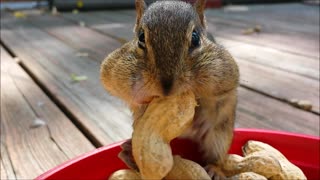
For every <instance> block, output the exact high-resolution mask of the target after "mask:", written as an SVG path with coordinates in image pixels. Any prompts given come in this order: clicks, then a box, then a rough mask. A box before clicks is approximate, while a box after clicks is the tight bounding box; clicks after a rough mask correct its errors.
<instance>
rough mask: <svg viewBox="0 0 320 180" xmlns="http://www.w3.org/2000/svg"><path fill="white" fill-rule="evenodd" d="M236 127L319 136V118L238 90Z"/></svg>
mask: <svg viewBox="0 0 320 180" xmlns="http://www.w3.org/2000/svg"><path fill="white" fill-rule="evenodd" d="M238 93H239V98H238V101H239V102H238V108H237V113H236V114H237V118H236V127H242V128H261V129H272V130H280V131H288V132H294V133H300V134H309V135H314V136H319V132H320V129H319V127H320V121H319V116H318V115H315V114H312V113H309V112H306V111H302V110H298V109H297V108H295V107H292V106H289V105H287V104H286V103H283V102H281V101H278V100H275V99H272V98H270V97H267V96H263V95H261V94H258V93H255V92H253V91H250V90H247V89H245V88H239V89H238Z"/></svg>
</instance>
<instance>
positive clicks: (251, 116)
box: [29, 13, 318, 134]
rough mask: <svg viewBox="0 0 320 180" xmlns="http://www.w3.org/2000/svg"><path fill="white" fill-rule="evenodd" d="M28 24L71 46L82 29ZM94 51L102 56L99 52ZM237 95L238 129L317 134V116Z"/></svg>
mask: <svg viewBox="0 0 320 180" xmlns="http://www.w3.org/2000/svg"><path fill="white" fill-rule="evenodd" d="M90 14H91V13H90ZM87 15H89V14H87ZM44 21H46V22H48V24H50V23H51V22H56V23H57V24H60V25H63V26H64V27H65V28H64V33H60V30H57V29H56V28H51V26H50V25H49V26H46V25H45V22H44ZM29 22H31V23H32V24H33V25H35V26H37V27H39V28H41V29H43V30H45V31H47V32H49V33H50V34H52V35H54V36H57V37H59V39H61V40H64V41H66V42H67V41H68V42H69V41H71V42H73V40H72V38H70V37H69V35H68V34H70V33H72V32H73V31H75V29H74V28H75V27H77V28H82V27H78V26H77V25H76V24H72V23H70V22H69V21H66V20H64V19H63V18H59V17H51V16H47V17H37V18H31V19H30V20H29ZM73 26H75V27H73ZM76 31H78V30H76ZM90 33H92V35H88V36H90V37H95V35H94V34H97V32H94V31H90ZM81 39H82V38H79V40H78V41H77V42H76V44H74V45H73V46H75V47H77V48H82V47H81V46H82V45H83V44H85V42H86V41H88V39H84V40H82V41H83V42H81ZM91 41H92V42H96V38H93V39H92V40H91ZM84 46H85V45H84ZM93 47H94V48H96V47H97V48H102V47H103V46H96V45H94V44H93ZM96 51H97V52H102V51H101V50H96ZM97 56H100V57H101V58H102V57H103V56H104V54H100V55H97ZM239 94H240V97H239V100H240V102H239V108H238V123H237V126H238V127H255V128H268V129H277V130H285V131H294V132H300V133H304V132H305V133H309V134H316V133H317V132H318V131H317V130H318V129H317V128H315V127H318V126H314V125H317V124H318V120H317V118H318V116H316V115H313V114H311V113H308V112H304V111H301V110H298V109H296V108H293V107H291V106H288V105H286V104H285V103H283V102H279V101H277V100H274V99H270V98H268V97H265V96H263V95H260V94H258V93H255V92H252V91H248V90H246V89H244V88H240V89H239ZM247 99H250V101H249V105H248V104H247V103H248V100H247ZM251 99H254V100H251ZM255 107H261V109H260V110H259V111H257V113H255ZM266 109H268V110H269V111H266ZM270 112H272V113H270ZM288 112H289V113H288ZM274 119H277V120H279V123H283V121H280V120H284V121H285V120H287V119H290V121H287V122H285V123H283V124H280V125H279V123H277V122H274ZM302 121H308V122H310V124H309V125H307V126H301V125H300V123H301V122H302Z"/></svg>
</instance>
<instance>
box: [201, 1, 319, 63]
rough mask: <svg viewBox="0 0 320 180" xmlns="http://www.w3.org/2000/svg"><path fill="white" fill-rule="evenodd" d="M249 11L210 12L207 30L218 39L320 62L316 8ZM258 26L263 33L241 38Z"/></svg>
mask: <svg viewBox="0 0 320 180" xmlns="http://www.w3.org/2000/svg"><path fill="white" fill-rule="evenodd" d="M246 7H247V8H248V10H247V11H242V12H237V11H226V10H224V11H222V10H220V11H219V10H208V11H207V12H206V14H207V16H208V18H207V19H208V22H209V23H208V26H209V27H210V29H211V31H213V32H214V34H215V35H218V36H222V37H225V38H229V39H234V40H238V41H243V42H249V43H252V44H258V45H262V46H269V47H272V48H275V49H279V50H283V51H288V52H291V53H294V54H300V55H304V56H308V57H313V58H316V59H318V58H319V51H318V50H319V41H318V39H319V11H318V10H317V8H316V7H311V6H305V5H299V4H295V5H293V6H291V7H290V5H289V7H288V6H287V5H273V6H246ZM263 8H265V9H264V10H263ZM298 9H299V10H298ZM298 12H299V13H298ZM256 25H260V26H261V33H259V34H252V35H243V34H242V31H243V30H245V29H247V28H250V27H254V26H256Z"/></svg>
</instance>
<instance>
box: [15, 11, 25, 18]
mask: <svg viewBox="0 0 320 180" xmlns="http://www.w3.org/2000/svg"><path fill="white" fill-rule="evenodd" d="M13 15H14V17H16V18H26V17H27V15H26V14H25V13H24V12H22V11H16V12H14V13H13Z"/></svg>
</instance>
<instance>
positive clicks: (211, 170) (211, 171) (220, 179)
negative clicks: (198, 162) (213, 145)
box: [204, 164, 227, 180]
mask: <svg viewBox="0 0 320 180" xmlns="http://www.w3.org/2000/svg"><path fill="white" fill-rule="evenodd" d="M204 169H205V170H206V171H207V173H208V175H209V177H210V178H211V179H213V180H226V179H227V178H226V177H225V175H224V173H223V172H222V170H221V169H220V167H218V166H215V165H211V164H210V165H207V166H206V167H204Z"/></svg>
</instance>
